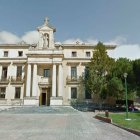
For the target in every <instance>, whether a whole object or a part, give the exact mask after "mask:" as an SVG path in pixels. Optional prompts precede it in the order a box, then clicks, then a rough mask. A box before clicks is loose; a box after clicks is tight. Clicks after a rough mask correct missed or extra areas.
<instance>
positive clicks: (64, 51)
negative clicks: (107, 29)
mask: <svg viewBox="0 0 140 140" xmlns="http://www.w3.org/2000/svg"><path fill="white" fill-rule="evenodd" d="M37 30H38V33H39V41H38V43H37V44H33V45H30V44H26V43H25V42H20V43H19V44H0V105H69V104H70V102H71V100H72V99H77V100H79V101H82V102H84V101H86V100H92V97H91V95H89V94H88V93H87V92H86V91H85V89H84V87H83V86H82V85H81V84H80V76H82V74H83V73H84V72H85V68H86V64H87V63H88V62H90V59H91V57H92V55H93V53H94V47H95V46H94V45H93V44H81V43H80V42H76V43H75V44H56V43H55V42H54V32H55V31H56V29H55V28H54V27H51V26H49V23H48V19H47V18H46V19H45V21H44V24H43V25H42V26H41V27H38V28H37ZM107 48H108V51H113V49H114V48H115V46H107Z"/></svg>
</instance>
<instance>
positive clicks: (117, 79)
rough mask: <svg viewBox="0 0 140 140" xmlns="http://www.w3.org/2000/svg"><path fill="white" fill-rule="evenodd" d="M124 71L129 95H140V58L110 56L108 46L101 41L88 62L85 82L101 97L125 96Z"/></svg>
mask: <svg viewBox="0 0 140 140" xmlns="http://www.w3.org/2000/svg"><path fill="white" fill-rule="evenodd" d="M124 73H127V74H128V76H127V85H128V97H130V98H133V96H134V95H135V93H137V95H138V96H140V59H139V60H135V61H130V60H129V59H127V58H119V59H117V60H115V59H113V58H110V57H109V56H108V54H107V50H106V46H105V45H104V44H102V43H101V42H99V43H98V44H97V45H96V47H95V49H94V51H93V57H92V58H91V62H90V63H89V64H88V69H87V71H86V76H85V78H84V84H85V87H86V89H88V91H89V92H90V93H91V94H98V95H99V96H100V98H101V99H105V98H106V97H107V96H113V97H115V98H116V99H123V98H124V97H125V94H124V93H125V90H124V89H125V87H124Z"/></svg>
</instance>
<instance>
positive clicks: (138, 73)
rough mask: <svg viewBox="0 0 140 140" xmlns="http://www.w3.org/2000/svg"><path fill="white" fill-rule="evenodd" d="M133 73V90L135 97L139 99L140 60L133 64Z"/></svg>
mask: <svg viewBox="0 0 140 140" xmlns="http://www.w3.org/2000/svg"><path fill="white" fill-rule="evenodd" d="M133 72H134V76H135V82H136V83H135V90H136V93H137V96H139V97H140V59H137V60H135V61H134V62H133Z"/></svg>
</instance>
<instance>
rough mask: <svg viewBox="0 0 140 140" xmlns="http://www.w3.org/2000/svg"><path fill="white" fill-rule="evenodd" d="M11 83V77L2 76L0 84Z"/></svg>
mask: <svg viewBox="0 0 140 140" xmlns="http://www.w3.org/2000/svg"><path fill="white" fill-rule="evenodd" d="M8 83H9V77H3V76H2V77H1V78H0V84H8Z"/></svg>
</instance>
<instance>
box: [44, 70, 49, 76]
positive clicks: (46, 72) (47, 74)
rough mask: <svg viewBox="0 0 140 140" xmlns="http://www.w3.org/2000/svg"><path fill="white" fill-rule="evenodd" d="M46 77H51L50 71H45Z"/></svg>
mask: <svg viewBox="0 0 140 140" xmlns="http://www.w3.org/2000/svg"><path fill="white" fill-rule="evenodd" d="M44 77H50V69H44Z"/></svg>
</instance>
